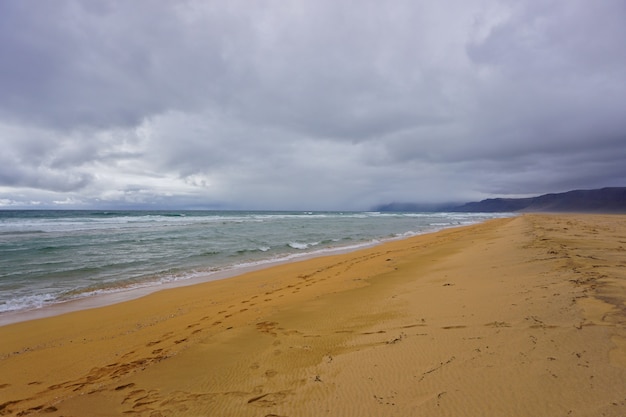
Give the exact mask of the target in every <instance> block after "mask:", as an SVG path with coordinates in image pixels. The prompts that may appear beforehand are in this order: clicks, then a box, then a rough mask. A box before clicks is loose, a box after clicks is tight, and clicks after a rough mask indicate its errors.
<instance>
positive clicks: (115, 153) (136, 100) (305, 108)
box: [0, 0, 626, 210]
mask: <svg viewBox="0 0 626 417" xmlns="http://www.w3.org/2000/svg"><path fill="white" fill-rule="evenodd" d="M624 185H626V2H625V1H624V0H602V1H594V2H591V1H588V0H560V1H553V0H542V1H534V0H528V1H504V0H503V1H500V0H458V1H427V0H424V1H417V0H407V1H393V0H390V1H387V0H386V1H378V0H377V1H364V0H355V1H341V0H328V1H323V0H322V1H320V0H310V1H304V0H299V1H286V0H276V1H249V0H246V1H232V0H228V1H200V0H198V1H195V0H180V1H170V0H167V1H166V0H163V1H155V0H145V1H142V0H133V1H126V0H119V1H106V0H99V1H97V2H96V1H92V0H84V1H80V0H75V1H71V0H67V1H66V0H55V1H46V0H40V1H35V0H33V1H23V0H3V1H1V2H0V208H3V207H4V208H10V207H33V208H37V207H39V208H43V207H52V206H58V207H59V208H92V207H100V208H116V207H137V208H140V207H152V208H230V209H298V210H300V209H303V210H318V209H337V210H351V209H369V208H371V207H373V206H376V205H377V204H382V203H389V202H392V201H396V202H448V201H457V202H463V201H473V200H480V199H483V198H488V197H493V196H512V197H516V196H526V195H537V194H543V193H547V192H561V191H568V190H571V189H580V188H599V187H604V186H624Z"/></svg>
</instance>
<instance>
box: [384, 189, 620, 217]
mask: <svg viewBox="0 0 626 417" xmlns="http://www.w3.org/2000/svg"><path fill="white" fill-rule="evenodd" d="M376 210H378V211H453V212H482V213H498V212H516V211H517V212H593V213H626V187H609V188H602V189H597V190H574V191H568V192H565V193H557V194H544V195H541V196H538V197H529V198H489V199H487V200H482V201H478V202H473V203H466V204H463V205H460V206H457V205H439V206H424V205H419V204H411V203H392V204H387V205H384V206H379V207H377V208H376Z"/></svg>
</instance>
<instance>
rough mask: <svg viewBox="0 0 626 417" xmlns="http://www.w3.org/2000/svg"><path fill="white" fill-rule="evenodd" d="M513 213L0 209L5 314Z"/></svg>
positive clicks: (0, 300)
mask: <svg viewBox="0 0 626 417" xmlns="http://www.w3.org/2000/svg"><path fill="white" fill-rule="evenodd" d="M502 216H506V214H492V213H489V214H484V213H378V212H264V211H76V210H62V211H61V210H41V211H40V210H0V318H1V317H2V315H3V314H10V313H13V314H14V313H16V312H20V311H27V310H34V309H41V308H43V307H46V306H51V305H55V304H58V303H64V302H67V301H70V300H78V299H84V298H89V297H94V296H99V295H102V294H113V293H120V292H126V291H130V290H133V289H138V288H153V289H154V288H158V287H160V286H163V285H164V284H168V285H172V284H177V283H180V284H181V285H182V284H184V283H185V282H186V281H188V280H191V279H194V280H197V279H199V278H201V279H203V280H206V281H209V280H212V279H216V278H217V277H219V276H220V273H224V271H229V272H230V273H231V274H236V272H237V271H238V270H242V269H243V268H247V267H256V266H262V265H264V264H270V263H273V262H280V261H287V260H292V259H298V258H300V257H304V256H317V255H323V254H327V253H333V252H335V251H346V250H354V249H358V248H361V247H365V246H370V245H373V244H376V243H378V242H382V241H385V240H390V239H398V238H402V237H408V236H412V235H416V234H422V233H427V232H432V231H436V230H439V229H443V228H447V227H454V226H460V225H466V224H472V223H477V222H481V221H484V220H487V219H490V218H494V217H502Z"/></svg>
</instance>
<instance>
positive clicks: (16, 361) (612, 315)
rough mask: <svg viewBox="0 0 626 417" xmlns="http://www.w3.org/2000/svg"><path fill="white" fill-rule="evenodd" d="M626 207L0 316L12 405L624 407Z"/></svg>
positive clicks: (0, 398)
mask: <svg viewBox="0 0 626 417" xmlns="http://www.w3.org/2000/svg"><path fill="white" fill-rule="evenodd" d="M625 233H626V216H602V215H571V214H567V215H535V214H527V215H523V216H520V217H512V218H504V219H495V220H490V221H487V222H484V223H480V224H477V225H471V226H464V227H460V228H451V229H445V230H442V231H439V232H436V233H432V234H426V235H418V236H415V237H411V238H407V239H402V240H397V241H391V242H386V243H382V244H380V245H376V246H374V247H369V248H366V249H361V250H357V251H354V252H349V253H344V254H336V255H330V256H323V257H316V258H313V259H308V260H297V261H294V262H288V263H284V264H280V265H276V266H271V267H269V268H263V269H259V270H255V271H252V272H248V273H245V274H243V275H238V276H235V277H232V278H228V279H225V280H218V281H210V282H207V283H202V284H195V285H193V286H186V287H178V288H173V289H167V290H163V291H158V292H154V293H152V294H149V295H146V296H144V297H142V298H138V299H134V300H131V301H125V302H122V303H118V304H114V305H109V306H106V307H99V308H94V309H89V310H81V311H78V312H73V313H68V314H63V315H60V316H55V317H49V318H45V319H41V320H32V321H26V322H21V323H16V324H10V325H6V326H3V327H0V340H3V342H2V345H1V346H2V347H1V351H0V367H2V369H3V370H4V371H3V373H2V376H0V415H17V414H19V413H24V414H22V415H25V414H28V413H38V412H45V413H47V414H48V415H51V416H61V415H64V416H72V415H85V414H89V415H94V416H97V415H102V416H108V415H120V414H122V413H132V414H134V415H138V416H143V415H145V416H158V415H163V416H165V415H198V414H203V415H204V414H216V413H217V414H220V415H233V416H234V415H255V416H256V415H258V416H267V415H301V416H307V415H311V416H316V415H320V414H325V415H338V416H339V415H347V414H367V413H370V414H375V415H379V414H389V415H398V416H409V415H416V414H422V413H423V414H424V415H479V414H480V415H493V416H496V415H520V414H525V415H531V414H532V415H539V416H541V415H545V416H553V415H580V416H583V415H592V414H594V415H600V414H602V413H604V415H614V416H618V415H624V414H626V389H624V388H623V381H624V380H626V331H625V330H624V326H623V323H624V311H623V304H622V303H623V302H624V300H626V292H625V288H626V285H625V282H626V276H625V272H624V265H623V261H622V260H621V259H622V258H621V257H622V256H623V254H624V247H626V242H625V241H624V237H623V236H625Z"/></svg>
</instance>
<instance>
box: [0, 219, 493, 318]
mask: <svg viewBox="0 0 626 417" xmlns="http://www.w3.org/2000/svg"><path fill="white" fill-rule="evenodd" d="M499 218H500V217H499ZM502 218H505V217H502ZM487 221H488V220H487ZM479 223H481V222H475V223H470V224H460V225H452V226H444V227H441V228H433V229H432V230H425V231H423V232H410V233H405V234H404V235H402V236H395V237H390V238H386V239H375V240H372V241H369V242H362V243H357V244H352V245H346V246H339V247H334V248H323V249H319V250H314V251H311V252H304V253H293V254H286V255H282V256H279V257H276V258H267V259H262V260H259V261H252V262H245V263H242V264H239V265H234V266H231V267H226V268H224V269H218V270H216V271H214V272H211V273H203V274H201V275H197V276H191V277H188V278H183V279H175V280H172V281H166V282H161V281H156V282H150V281H148V282H145V283H143V284H138V285H137V286H131V287H128V288H124V287H121V288H119V289H114V290H107V291H102V292H100V293H96V294H89V295H84V296H79V297H77V298H72V299H69V300H63V301H54V302H52V303H50V304H46V305H44V306H41V307H36V308H30V309H21V310H12V311H6V312H1V313H0V327H2V326H6V325H9V324H14V323H21V322H25V321H30V320H37V319H44V318H48V317H55V316H58V315H62V314H66V313H72V312H76V311H82V310H89V309H92V308H99V307H106V306H109V305H115V304H118V303H123V302H126V301H132V300H135V299H138V298H142V297H145V296H147V295H150V294H152V293H155V292H159V291H167V290H170V289H174V288H179V287H187V286H193V285H198V284H204V283H207V282H212V281H217V280H222V279H229V278H233V277H236V276H239V275H243V274H247V273H249V272H254V271H259V270H262V269H265V268H272V267H274V266H277V265H282V264H285V263H290V262H301V261H306V260H308V259H314V258H318V257H324V256H333V255H341V254H347V253H351V252H355V251H359V250H363V249H367V248H371V247H374V246H377V245H381V244H385V243H387V242H393V241H397V240H403V239H410V238H412V237H415V236H421V235H427V234H431V233H437V232H439V231H441V230H446V229H453V228H458V227H465V226H471V225H474V224H479Z"/></svg>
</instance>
